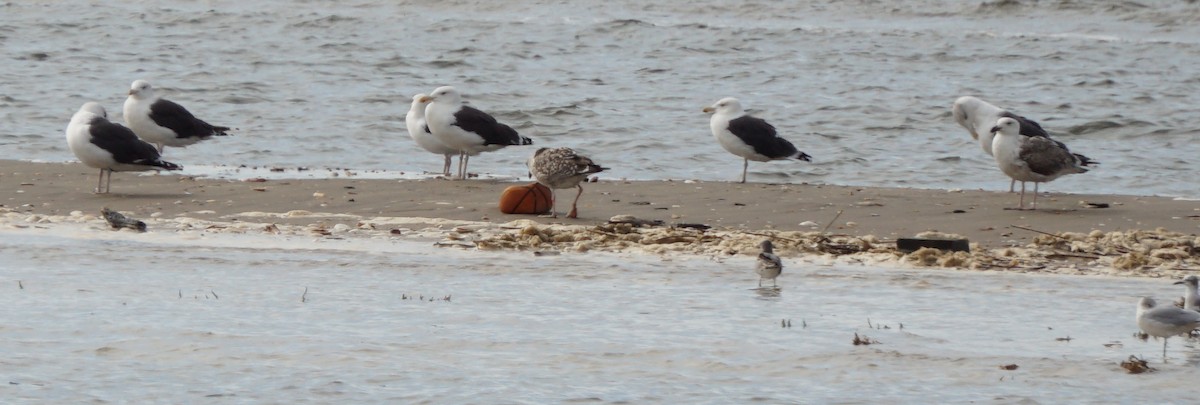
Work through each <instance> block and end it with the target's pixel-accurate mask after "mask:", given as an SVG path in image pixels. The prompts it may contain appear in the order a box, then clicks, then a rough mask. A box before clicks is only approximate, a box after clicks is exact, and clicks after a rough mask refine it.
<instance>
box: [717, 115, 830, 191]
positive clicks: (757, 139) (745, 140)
mask: <svg viewBox="0 0 1200 405" xmlns="http://www.w3.org/2000/svg"><path fill="white" fill-rule="evenodd" d="M704 112H706V113H709V114H712V119H710V120H709V125H710V126H711V127H712V134H713V136H714V137H716V138H717V143H720V144H721V147H723V148H725V150H727V151H729V153H732V154H735V155H738V156H741V157H742V183H745V182H746V170H747V169H748V168H749V167H750V161H751V160H753V161H755V162H767V161H771V160H784V159H799V160H803V161H806V162H808V161H812V156H809V155H808V154H807V153H804V152H801V151H799V150H796V146H794V145H792V143H791V142H788V141H787V139H783V138H781V137H779V134H777V133H776V132H775V127H774V126H772V125H771V124H769V123H767V122H766V121H763V120H762V119H759V118H755V117H751V116H749V115H747V114H746V111H745V110H743V109H742V103H740V102H738V100H737V99H736V98H733V97H726V98H723V99H721V100H720V101H717V102H716V104H713V105H711V106H709V107H705V108H704Z"/></svg>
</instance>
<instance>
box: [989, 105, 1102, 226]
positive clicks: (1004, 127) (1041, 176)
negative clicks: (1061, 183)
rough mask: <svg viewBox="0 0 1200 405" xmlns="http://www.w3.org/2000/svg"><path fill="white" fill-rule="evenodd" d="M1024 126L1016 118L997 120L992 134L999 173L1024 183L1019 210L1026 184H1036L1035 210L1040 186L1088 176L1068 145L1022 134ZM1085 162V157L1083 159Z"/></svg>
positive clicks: (1034, 193)
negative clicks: (1063, 177) (1071, 175)
mask: <svg viewBox="0 0 1200 405" xmlns="http://www.w3.org/2000/svg"><path fill="white" fill-rule="evenodd" d="M1020 126H1021V124H1020V123H1019V122H1018V121H1017V120H1016V119H1013V118H1009V117H1004V118H1001V119H999V120H997V121H996V126H994V127H992V129H991V131H989V132H991V133H992V135H993V136H994V137H995V139H993V143H992V154H993V156H994V157H995V159H996V164H997V165H998V166H999V167H1000V171H1003V172H1004V174H1007V175H1008V177H1012V178H1013V180H1016V181H1020V182H1021V200H1020V204H1019V205H1018V206H1017V208H1018V209H1025V182H1027V181H1032V182H1033V209H1037V194H1038V184H1040V183H1044V182H1047V181H1051V180H1054V179H1057V178H1059V177H1061V176H1063V175H1067V174H1074V173H1087V171H1088V169H1086V168H1084V167H1083V159H1080V157H1079V156H1082V155H1076V154H1073V153H1071V151H1070V150H1068V149H1067V146H1066V145H1065V144H1063V143H1061V142H1056V141H1054V140H1053V139H1050V138H1047V137H1039V136H1025V135H1021V133H1020V128H1021V127H1020ZM1084 159H1086V158H1084Z"/></svg>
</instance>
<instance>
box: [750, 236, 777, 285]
mask: <svg viewBox="0 0 1200 405" xmlns="http://www.w3.org/2000/svg"><path fill="white" fill-rule="evenodd" d="M759 246H761V247H762V253H759V254H758V265H757V266H756V267H755V269H754V270H755V271H756V272H758V286H759V287H760V288H761V287H762V281H763V279H764V278H767V279H771V286H772V287H778V285H777V284H775V279H776V278H777V277H779V274H780V273H783V261H782V260H779V256H776V255H775V246H774V245H772V244H771V241H770V240H764V241H762V243H761V244H759Z"/></svg>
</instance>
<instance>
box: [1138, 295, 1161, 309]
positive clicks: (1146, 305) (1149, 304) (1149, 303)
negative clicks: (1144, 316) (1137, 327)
mask: <svg viewBox="0 0 1200 405" xmlns="http://www.w3.org/2000/svg"><path fill="white" fill-rule="evenodd" d="M1155 305H1158V303H1157V302H1154V298H1150V297H1142V299H1140V300H1138V310H1139V311H1145V310H1147V309H1150V308H1154V306H1155Z"/></svg>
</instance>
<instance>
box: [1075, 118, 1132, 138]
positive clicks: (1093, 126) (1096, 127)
mask: <svg viewBox="0 0 1200 405" xmlns="http://www.w3.org/2000/svg"><path fill="white" fill-rule="evenodd" d="M1121 127H1124V125H1122V124H1120V123H1117V122H1114V121H1092V122H1089V123H1086V124H1080V125H1075V126H1072V127H1070V128H1067V133H1070V134H1072V135H1083V134H1089V133H1092V132H1098V131H1103V130H1106V129H1112V128H1121Z"/></svg>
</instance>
